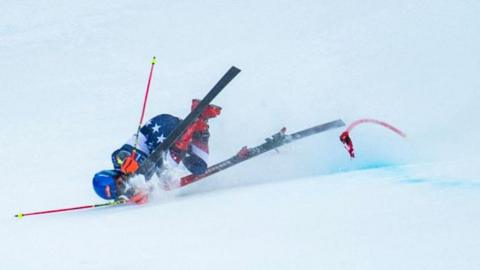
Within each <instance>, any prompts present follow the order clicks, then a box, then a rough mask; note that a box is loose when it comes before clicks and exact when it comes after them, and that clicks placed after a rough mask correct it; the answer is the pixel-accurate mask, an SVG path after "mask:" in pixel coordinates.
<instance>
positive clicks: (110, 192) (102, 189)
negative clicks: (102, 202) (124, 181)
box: [93, 170, 121, 200]
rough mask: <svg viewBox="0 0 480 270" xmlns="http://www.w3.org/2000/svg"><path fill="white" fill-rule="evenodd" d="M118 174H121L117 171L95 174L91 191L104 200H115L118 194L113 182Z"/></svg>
mask: <svg viewBox="0 0 480 270" xmlns="http://www.w3.org/2000/svg"><path fill="white" fill-rule="evenodd" d="M120 174H121V172H120V171H117V170H104V171H101V172H98V173H97V174H95V176H94V177H93V189H94V190H95V192H96V193H97V195H98V196H100V197H102V198H103V199H106V200H112V199H116V198H117V196H118V194H117V185H116V184H115V182H116V179H117V178H118V177H119V176H120Z"/></svg>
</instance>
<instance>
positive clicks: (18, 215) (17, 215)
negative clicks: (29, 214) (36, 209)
mask: <svg viewBox="0 0 480 270" xmlns="http://www.w3.org/2000/svg"><path fill="white" fill-rule="evenodd" d="M14 217H16V218H23V214H22V213H20V214H16V215H15V216H14Z"/></svg>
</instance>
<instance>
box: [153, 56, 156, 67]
mask: <svg viewBox="0 0 480 270" xmlns="http://www.w3.org/2000/svg"><path fill="white" fill-rule="evenodd" d="M156 63H157V57H156V56H154V57H153V58H152V65H155V64H156Z"/></svg>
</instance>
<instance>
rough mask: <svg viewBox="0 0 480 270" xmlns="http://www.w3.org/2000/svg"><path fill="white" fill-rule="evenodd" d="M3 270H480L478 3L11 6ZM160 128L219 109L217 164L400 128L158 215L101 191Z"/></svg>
mask: <svg viewBox="0 0 480 270" xmlns="http://www.w3.org/2000/svg"><path fill="white" fill-rule="evenodd" d="M0 10H2V15H1V16H0V59H1V65H0V82H1V90H0V100H1V101H2V106H0V125H1V127H2V129H1V132H0V149H2V152H1V153H2V157H3V158H2V162H1V163H0V164H1V165H0V166H1V167H0V169H1V171H2V179H3V180H2V185H0V194H2V200H1V202H2V203H1V205H0V224H1V225H0V239H1V240H2V241H1V244H0V255H1V260H0V269H65V268H68V269H71V270H75V269H105V268H116V269H131V268H133V267H134V268H144V269H150V268H166V269H192V268H195V269H225V268H228V269H477V268H479V267H480V259H479V256H478V253H479V251H480V230H479V229H478V228H480V226H479V225H480V218H479V216H480V199H479V192H480V188H479V187H480V170H479V169H478V168H477V167H478V164H479V158H478V157H477V156H476V155H477V153H478V152H479V150H480V147H479V144H478V140H477V138H478V135H477V134H478V133H479V131H480V128H479V127H478V125H477V124H476V122H477V121H476V116H478V115H479V113H480V109H479V108H478V105H477V103H478V100H480V92H479V91H478V88H479V86H480V77H479V76H478V72H477V71H478V70H479V68H480V54H479V52H478V48H479V47H480V35H478V33H479V31H480V20H479V19H478V13H479V11H480V4H479V3H477V2H476V1H469V0H464V1H438V0H436V1H434V0H425V1H413V0H406V1H380V0H373V1H367V2H358V1H330V0H324V1H309V0H300V1H272V0H265V1H249V0H247V1H223V2H221V1H210V0H207V1H189V0H188V1H146V2H142V3H140V2H138V1H132V0H119V1H101V2H99V1H92V0H86V1H80V2H58V1H52V0H42V1H2V2H1V3H0ZM153 55H155V56H157V58H158V65H157V66H156V67H155V73H154V77H153V81H152V88H151V96H150V100H149V104H148V108H147V115H146V117H147V118H148V117H152V116H154V115H156V114H159V113H163V112H168V113H172V114H175V115H179V116H184V115H186V114H187V113H188V110H189V105H190V99H191V98H195V97H201V96H203V95H204V94H205V93H206V91H207V90H208V89H210V88H211V87H212V86H213V84H214V83H215V82H216V81H217V80H218V79H219V78H220V77H221V76H222V75H223V74H224V72H225V71H226V70H227V69H228V68H229V67H230V66H231V65H235V66H237V67H239V68H240V69H242V72H241V73H240V74H239V76H238V77H237V78H235V79H234V80H233V81H232V83H231V84H230V85H228V86H227V88H226V89H225V91H224V92H223V93H221V94H220V96H219V97H218V98H217V99H216V100H215V103H216V104H218V105H221V106H222V107H223V108H224V110H223V113H222V115H221V116H220V117H219V118H218V119H215V120H212V122H211V124H210V126H211V133H212V138H211V147H212V153H211V157H210V158H211V162H212V163H214V162H217V161H220V160H222V159H224V158H228V157H230V156H231V155H232V154H233V153H235V152H237V151H238V150H239V149H240V148H241V147H242V146H244V145H249V146H253V145H256V144H259V143H261V142H262V139H263V138H265V137H267V136H269V135H271V134H273V133H275V132H277V131H278V130H279V129H280V128H281V127H283V126H287V128H288V130H289V132H294V131H297V130H300V129H303V128H306V127H309V126H312V125H316V124H320V123H323V122H327V121H331V120H334V119H337V118H342V119H343V120H344V121H346V122H347V123H350V122H352V121H354V120H356V119H358V118H364V117H368V118H377V119H380V120H384V121H387V122H389V123H391V124H393V125H395V126H397V127H399V128H400V129H402V130H403V131H405V132H406V133H407V135H408V139H407V140H403V139H401V138H400V137H398V136H397V135H395V134H393V133H391V132H390V131H388V130H386V129H382V128H380V127H377V126H374V125H364V126H360V127H358V128H357V129H355V130H354V131H353V132H352V134H351V136H352V139H353V141H354V144H355V146H356V150H357V158H356V159H355V160H350V159H349V158H348V155H347V153H346V152H345V150H344V149H343V147H342V145H341V144H340V142H339V141H338V135H339V134H340V132H341V131H342V130H341V129H338V130H334V131H330V132H326V133H323V134H319V135H316V136H313V137H311V138H308V139H305V140H303V141H301V142H298V143H294V144H291V145H287V146H285V147H282V148H281V149H279V150H280V151H279V153H276V152H272V153H268V154H265V155H264V156H260V157H258V158H255V159H254V160H252V161H247V162H245V163H242V164H240V165H238V166H236V167H234V168H232V169H230V170H228V171H225V172H222V173H219V174H217V175H215V176H212V177H210V178H208V179H205V181H202V182H199V183H197V184H194V185H192V186H190V187H187V188H185V189H182V190H178V191H175V192H169V193H161V194H156V195H157V196H156V197H155V198H154V199H153V201H152V202H151V203H149V204H147V205H144V206H139V207H118V208H104V209H94V210H86V211H78V212H72V213H61V214H52V215H43V216H32V217H25V218H23V219H15V218H14V217H13V215H14V214H17V213H19V212H22V211H24V212H29V211H40V210H47V209H55V208H63V207H71V206H78V205H85V204H91V203H100V202H102V200H101V199H100V198H98V197H96V195H95V194H94V192H93V190H92V188H91V178H92V176H93V174H94V173H95V172H97V171H99V170H102V169H105V168H109V167H110V166H111V164H110V157H109V155H110V153H111V151H112V150H113V149H116V147H118V146H119V145H120V144H122V143H123V142H124V141H125V140H126V139H128V138H129V136H131V134H133V133H134V132H135V131H136V127H137V124H138V119H139V117H140V109H141V105H142V102H143V94H144V90H145V86H146V83H147V76H148V71H149V61H150V60H151V57H152V56H153Z"/></svg>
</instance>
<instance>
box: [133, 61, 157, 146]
mask: <svg viewBox="0 0 480 270" xmlns="http://www.w3.org/2000/svg"><path fill="white" fill-rule="evenodd" d="M156 63H157V58H156V57H155V56H154V57H153V59H152V66H151V67H150V75H149V76H148V83H147V90H146V91H145V98H144V99H143V107H142V114H141V115H140V122H139V123H138V129H137V134H136V140H135V147H134V149H135V148H137V145H138V136H139V134H140V129H141V128H142V123H143V117H144V116H145V108H146V107H147V100H148V93H149V92H150V83H151V82H152V76H153V67H154V66H155V64H156Z"/></svg>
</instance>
